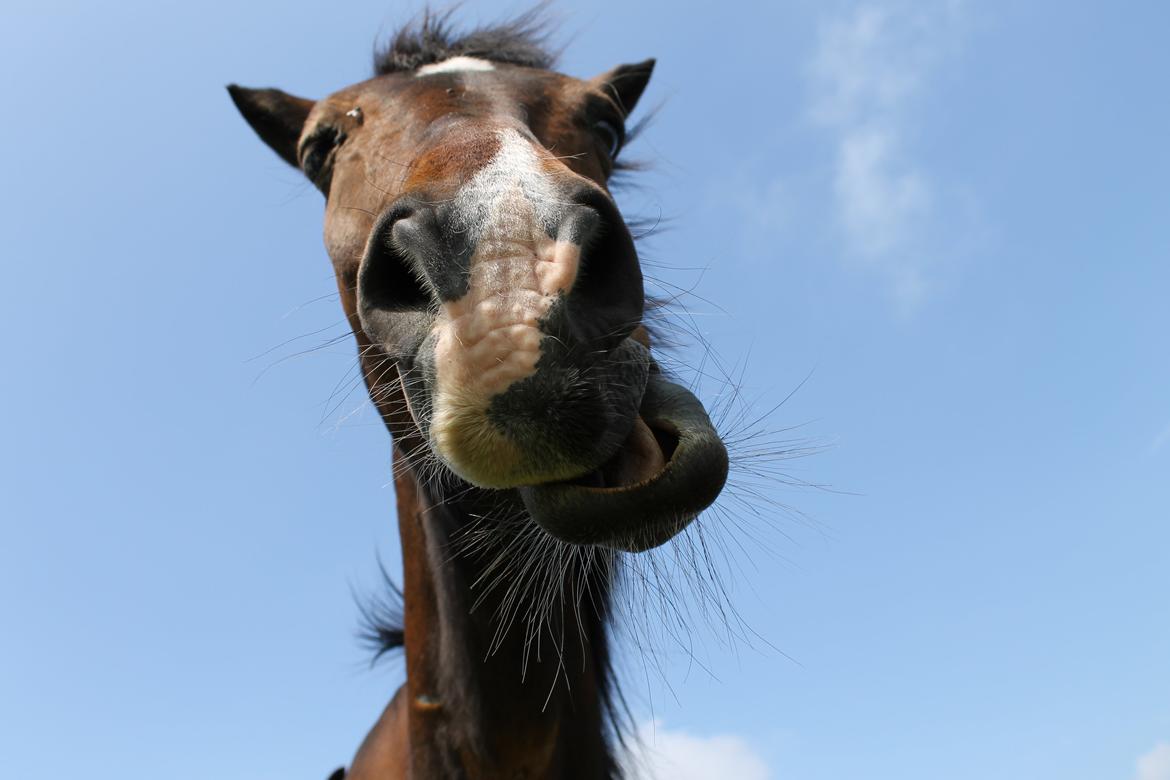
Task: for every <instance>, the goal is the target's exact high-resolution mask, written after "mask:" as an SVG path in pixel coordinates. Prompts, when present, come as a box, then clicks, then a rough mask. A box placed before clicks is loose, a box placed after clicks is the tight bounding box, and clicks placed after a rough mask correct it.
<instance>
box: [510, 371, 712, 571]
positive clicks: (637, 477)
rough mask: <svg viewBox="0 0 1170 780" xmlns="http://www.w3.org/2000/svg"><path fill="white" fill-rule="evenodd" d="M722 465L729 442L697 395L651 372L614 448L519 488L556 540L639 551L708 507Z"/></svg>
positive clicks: (527, 503)
mask: <svg viewBox="0 0 1170 780" xmlns="http://www.w3.org/2000/svg"><path fill="white" fill-rule="evenodd" d="M651 448H653V449H654V450H656V452H654V451H651ZM727 469H728V459H727V450H726V448H725V447H724V445H723V442H722V441H721V440H720V438H719V436H718V434H717V433H716V432H715V429H714V426H713V425H712V424H711V421H710V419H709V418H708V417H707V413H706V411H705V410H704V409H703V407H702V405H701V404H700V403H699V400H698V399H697V398H695V396H694V395H693V394H692V393H691V392H690V391H689V390H687V389H686V388H684V387H682V386H680V385H678V384H675V383H673V382H670V381H669V380H667V379H666V378H665V377H663V376H662V375H661V374H660V373H654V374H653V375H652V376H651V379H650V382H649V383H648V384H647V387H646V394H645V396H644V397H643V401H642V405H641V410H640V416H639V419H638V421H637V422H636V423H635V426H634V430H633V432H632V433H631V434H630V437H629V438H628V439H627V440H626V442H625V444H623V446H622V447H621V449H620V450H619V452H618V453H616V454H615V455H614V456H613V457H611V458H610V460H609V461H607V462H606V463H605V464H604V465H603V466H602V467H601V468H600V469H598V470H596V471H595V472H591V473H590V474H588V475H586V476H585V477H583V478H579V479H576V480H572V481H569V482H555V483H547V484H543V485H534V486H530V487H523V488H520V495H521V498H522V499H523V501H524V504H525V506H526V507H527V509H528V511H529V513H530V514H531V515H532V517H533V519H534V520H535V521H536V522H537V523H538V524H539V525H540V526H542V527H543V528H544V529H545V530H546V531H547V532H548V533H550V534H551V535H552V536H554V537H557V538H559V539H561V540H562V541H566V542H572V543H576V544H599V545H604V546H608V547H614V548H618V549H623V550H628V551H640V550H645V549H649V548H650V547H656V546H658V545H660V544H662V543H664V542H666V541H667V540H668V539H670V538H671V537H673V536H674V535H675V534H677V533H678V532H679V531H681V530H682V529H683V528H685V527H686V526H687V525H688V524H689V523H690V522H691V520H693V519H694V518H695V516H696V515H698V513H699V512H701V511H702V510H703V509H706V508H707V507H708V506H709V505H710V504H711V503H712V502H713V501H714V500H715V498H716V497H717V496H718V495H719V492H720V491H721V490H722V489H723V485H724V483H725V482H726V479H727Z"/></svg>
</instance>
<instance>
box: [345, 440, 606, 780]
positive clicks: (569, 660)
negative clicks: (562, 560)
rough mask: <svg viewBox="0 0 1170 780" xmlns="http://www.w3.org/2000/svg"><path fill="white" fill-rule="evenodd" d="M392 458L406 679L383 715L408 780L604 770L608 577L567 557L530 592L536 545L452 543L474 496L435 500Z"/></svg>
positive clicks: (468, 518)
mask: <svg viewBox="0 0 1170 780" xmlns="http://www.w3.org/2000/svg"><path fill="white" fill-rule="evenodd" d="M395 461H396V471H397V473H398V475H399V476H398V477H397V479H396V489H397V499H398V516H399V531H400V534H401V538H402V552H403V586H404V587H403V592H404V596H405V612H404V615H405V636H406V639H405V652H406V675H407V679H406V683H405V685H404V686H403V689H402V690H400V691H399V693H398V695H397V696H396V697H395V701H394V702H392V703H391V707H390V708H388V712H389V711H390V709H396V710H397V711H398V716H397V717H400V718H401V717H405V719H406V720H407V723H408V726H407V728H406V729H405V730H401V733H402V734H403V735H405V738H406V739H407V740H408V743H409V754H410V761H409V763H410V766H411V770H412V773H411V776H413V777H428V778H432V777H433V778H467V779H468V780H474V779H476V778H517V779H519V778H531V779H533V780H535V779H536V778H565V779H566V780H568V779H570V778H572V779H576V778H580V779H581V780H585V779H586V778H588V779H589V780H597V779H599V778H612V777H617V776H618V772H617V769H616V766H615V761H614V759H613V756H612V753H611V751H610V748H609V745H608V742H607V739H606V731H607V722H606V719H607V714H608V711H609V704H608V703H609V698H608V695H609V689H608V685H609V682H610V680H609V672H610V661H609V654H608V644H607V634H606V626H605V611H606V609H607V604H608V598H609V581H608V579H609V578H608V575H607V574H604V573H601V572H599V571H596V570H594V571H584V570H582V566H586V565H589V564H586V563H584V562H583V561H582V560H581V559H579V558H576V557H575V558H574V560H576V561H577V565H567V566H560V565H559V564H558V566H556V567H547V568H545V569H544V570H543V572H542V573H543V575H544V577H545V581H542V582H541V583H540V584H539V586H537V584H536V583H534V582H528V581H522V578H524V577H526V576H528V577H531V576H532V571H531V570H526V569H525V568H524V566H523V565H521V564H523V563H525V562H527V563H529V564H530V563H531V561H525V558H524V556H532V555H539V554H541V551H542V547H541V546H540V545H539V544H531V545H529V544H525V543H523V542H518V541H516V540H513V543H512V544H511V545H509V544H507V542H506V541H504V540H501V542H500V543H501V544H503V545H504V546H503V547H501V548H500V550H499V551H498V552H497V553H495V554H493V553H491V552H488V553H484V551H483V549H482V547H478V546H476V545H461V544H460V543H459V536H460V532H461V531H465V530H466V529H467V527H468V524H469V523H471V522H472V521H473V519H474V510H475V509H476V508H477V507H476V506H475V501H476V498H475V496H474V495H470V496H465V497H462V498H460V499H457V500H447V501H439V500H437V498H436V497H435V496H433V495H430V494H429V493H428V490H427V489H426V488H425V487H424V486H423V485H421V484H420V482H419V480H418V479H417V478H416V476H415V474H414V473H413V471H412V470H411V469H409V468H406V467H404V464H403V463H402V461H403V458H402V456H401V454H400V453H399V451H398V449H397V448H396V449H395ZM481 522H482V521H481ZM534 538H539V537H534ZM546 544H547V543H546ZM543 549H546V550H547V547H545V548H543ZM501 556H503V557H501ZM509 557H514V558H515V560H514V561H513V562H511V563H510V562H509V560H508V558H509ZM554 568H555V569H560V570H559V571H555V572H554V571H553V569H554ZM554 575H555V578H554ZM590 577H593V578H594V580H595V581H593V582H591V583H590V584H589V586H588V587H590V588H591V591H590V592H589V594H588V595H587V596H586V595H585V594H583V593H581V592H580V588H581V587H583V585H584V583H586V581H587V580H588V578H590ZM488 582H492V583H493V586H492V587H491V588H490V589H489V590H488V591H487V592H486V593H484V592H483V591H482V589H483V588H485V587H487V585H486V583H488ZM533 596H539V597H541V598H543V599H547V600H548V601H546V602H545V603H544V605H543V608H544V612H542V613H540V616H539V617H538V616H537V613H536V612H535V610H536V609H538V605H536V604H526V603H524V600H525V599H526V598H528V599H531V598H532V597H533ZM582 599H584V602H585V603H581V601H582ZM501 620H508V621H510V622H509V628H508V630H507V631H506V632H505V633H504V634H503V635H502V636H501V635H500V633H499V626H500V621H501ZM534 620H540V621H542V622H541V623H539V624H534V623H533V622H532V621H534ZM399 728H400V727H399ZM355 768H356V762H355Z"/></svg>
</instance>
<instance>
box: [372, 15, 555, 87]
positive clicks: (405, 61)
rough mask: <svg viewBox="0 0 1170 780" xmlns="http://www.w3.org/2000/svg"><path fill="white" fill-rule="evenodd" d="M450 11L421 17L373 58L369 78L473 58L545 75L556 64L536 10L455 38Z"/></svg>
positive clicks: (544, 20) (544, 24)
mask: <svg viewBox="0 0 1170 780" xmlns="http://www.w3.org/2000/svg"><path fill="white" fill-rule="evenodd" d="M451 13H452V12H451V11H446V12H443V13H435V12H434V11H431V10H427V11H424V12H423V14H422V16H421V17H419V18H418V19H416V20H415V21H413V22H410V23H409V24H407V25H406V26H405V27H403V28H402V29H400V30H399V31H398V32H397V33H396V34H395V35H394V37H393V38H392V39H391V40H390V43H389V44H388V45H387V46H386V47H385V48H382V49H379V50H377V51H376V52H375V53H374V74H375V75H378V76H382V75H385V74H387V73H402V72H409V71H412V70H416V69H418V68H421V67H422V66H423V65H431V64H433V63H436V62H442V61H443V60H446V59H450V58H451V57H479V58H480V59H485V60H491V61H493V62H502V63H507V64H509V65H523V66H525V67H529V68H541V69H542V70H547V69H549V68H551V67H552V66H553V64H554V63H555V62H556V59H557V57H556V54H555V53H553V52H551V51H549V50H548V49H547V48H546V46H545V43H546V41H547V39H548V30H549V24H548V20H547V18H546V15H545V11H544V6H543V5H539V6H537V7H536V8H533V9H532V10H530V11H526V12H525V13H522V14H520V15H519V16H517V17H515V18H513V19H511V20H510V21H506V22H502V23H499V24H493V25H489V26H485V27H476V28H474V29H472V30H470V31H468V32H464V33H459V32H456V31H455V29H454V28H453V26H452V24H451Z"/></svg>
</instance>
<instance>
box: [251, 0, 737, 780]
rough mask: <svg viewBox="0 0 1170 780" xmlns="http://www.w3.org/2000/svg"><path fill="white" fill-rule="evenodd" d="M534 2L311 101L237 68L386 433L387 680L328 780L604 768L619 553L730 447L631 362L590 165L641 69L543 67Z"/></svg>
mask: <svg viewBox="0 0 1170 780" xmlns="http://www.w3.org/2000/svg"><path fill="white" fill-rule="evenodd" d="M541 39H542V38H541V35H540V28H539V26H538V24H537V23H536V21H535V18H534V17H533V16H531V15H529V16H526V17H522V18H521V19H519V20H518V21H515V22H512V23H509V24H505V25H502V26H498V27H491V28H483V29H479V30H476V31H474V32H471V33H469V34H466V35H462V36H456V35H453V34H452V33H451V31H450V29H449V27H448V25H447V23H446V20H445V19H443V18H435V17H433V16H426V17H424V18H423V20H422V21H421V22H420V23H418V24H416V25H414V26H412V27H409V28H407V29H406V30H404V31H403V32H400V33H399V34H398V35H397V36H396V37H395V38H394V39H393V42H392V44H391V45H390V46H389V48H388V49H387V50H386V51H384V52H382V53H381V54H379V55H378V57H377V59H376V75H375V76H374V77H373V78H371V79H370V80H368V81H363V82H361V83H359V84H355V85H353V86H350V87H346V88H345V89H342V90H340V91H339V92H336V93H334V94H332V95H330V96H329V97H326V98H324V99H322V100H317V101H313V100H306V99H304V98H299V97H294V96H292V95H289V94H286V93H284V92H281V91H279V90H274V89H261V90H255V89H245V88H242V87H237V86H231V87H229V88H228V89H229V91H230V93H231V97H232V99H233V100H234V101H235V104H236V106H237V107H238V108H239V110H240V112H241V113H242V114H243V115H244V118H245V119H246V120H247V121H248V123H249V124H250V125H251V126H252V128H253V129H254V130H255V131H256V133H257V134H259V136H260V137H261V138H262V139H263V140H264V142H265V143H267V144H268V145H269V146H270V147H272V149H273V150H275V151H276V152H277V154H279V155H280V156H281V157H282V158H283V159H284V160H286V161H287V162H289V163H290V164H292V165H295V166H297V167H299V168H300V169H301V170H302V171H303V172H304V173H305V175H306V176H307V177H308V178H309V179H310V180H311V181H312V182H313V183H314V184H315V185H316V186H317V187H318V188H319V189H320V190H321V192H322V193H324V195H325V197H326V204H325V243H326V246H327V248H328V252H329V255H330V257H331V258H332V260H333V266H334V270H335V272H336V277H337V284H338V289H339V290H340V293H341V302H342V305H343V306H344V308H345V313H346V316H347V317H348V320H349V323H350V325H351V327H352V329H353V333H354V336H355V338H356V339H357V345H358V350H359V359H360V363H361V368H362V371H363V374H364V378H365V382H366V386H367V388H368V390H369V393H370V396H371V398H372V400H373V402H374V404H375V405H376V407H377V409H378V411H379V412H380V414H381V416H382V418H383V419H384V420H385V422H386V425H387V427H388V428H389V430H390V433H391V434H392V437H393V441H394V461H395V468H396V488H397V496H398V520H399V530H400V534H401V541H402V555H403V593H404V621H403V624H402V626H401V627H400V628H399V627H393V626H391V627H384V628H383V629H382V634H383V638H384V640H385V642H386V645H387V646H392V645H397V644H402V645H403V646H404V647H405V656H406V683H405V684H404V685H403V686H402V688H400V689H399V691H398V692H397V694H396V695H395V696H394V698H393V700H392V701H391V702H390V703H389V705H388V706H387V707H386V710H385V712H384V713H383V715H382V716H381V718H380V719H379V720H378V722H377V724H375V726H374V727H373V729H372V730H371V732H370V733H369V735H368V736H367V737H366V739H365V741H364V743H363V744H362V746H361V748H360V749H359V750H358V753H357V755H356V757H355V758H354V760H353V762H352V765H351V767H350V769H349V770H348V774H347V773H346V772H345V770H338V772H337V773H336V774H335V775H334V776H335V777H337V778H340V777H343V776H344V777H348V778H351V780H367V779H369V778H407V777H410V778H531V779H535V778H613V777H618V776H619V775H620V772H621V769H620V767H619V765H618V763H619V762H618V760H617V759H616V758H615V754H614V749H613V747H612V745H611V742H612V741H613V739H614V737H615V736H616V735H615V726H614V723H615V718H616V717H617V712H618V710H619V704H620V696H619V694H618V693H617V691H616V690H615V688H614V686H613V680H612V668H611V661H610V654H609V647H608V644H607V620H608V617H609V614H610V593H611V585H612V583H613V578H614V576H615V571H616V567H617V566H618V565H619V563H620V561H621V558H622V556H623V555H627V554H630V553H637V552H640V551H644V550H647V549H649V548H652V547H656V546H658V545H661V544H663V543H665V542H666V541H667V540H669V539H671V537H673V536H675V535H676V534H678V533H679V532H680V531H682V530H683V529H684V528H685V527H686V526H687V525H688V524H689V523H690V522H691V521H692V520H693V519H694V518H695V517H696V515H697V514H698V513H699V512H701V511H702V510H704V509H705V508H707V507H708V506H709V505H710V504H711V502H712V501H714V499H715V497H716V496H717V495H718V494H719V492H720V491H721V490H722V488H723V485H724V482H725V480H726V478H727V470H728V457H727V451H726V449H725V447H724V445H723V443H722V441H721V440H720V438H719V436H718V435H717V434H716V433H715V430H714V428H713V426H712V424H711V422H710V420H709V419H708V416H707V413H706V412H705V411H704V408H703V407H702V405H701V404H700V403H699V401H698V400H697V399H696V398H695V396H694V395H692V394H691V393H690V392H689V391H688V390H686V389H685V388H683V387H682V386H680V385H679V384H677V383H675V382H672V381H671V380H670V379H668V378H667V376H665V375H664V372H663V371H662V370H661V369H660V368H659V365H658V363H657V362H656V361H655V359H654V357H652V353H651V343H650V338H649V335H648V331H647V329H646V327H645V326H644V324H643V317H644V312H645V307H646V302H645V293H644V290H643V281H642V272H641V268H640V264H639V259H638V255H637V252H636V251H635V247H634V242H633V240H632V239H631V234H630V231H629V229H628V228H627V226H626V224H625V223H624V221H623V219H622V217H621V215H620V214H619V213H618V209H617V207H616V206H615V205H614V201H613V199H612V198H611V196H610V194H609V190H608V188H607V182H608V180H609V178H610V175H611V173H612V172H613V171H614V168H615V164H616V158H617V157H618V154H619V153H620V151H621V147H622V144H623V142H624V140H625V135H626V130H625V126H626V119H627V117H628V116H629V114H630V112H631V111H632V110H633V108H634V105H635V104H636V103H637V101H638V98H639V97H640V96H641V94H642V91H643V89H644V88H645V86H646V83H647V81H648V79H649V78H650V73H651V70H652V69H653V66H654V62H653V60H647V61H646V62H642V63H639V64H636V65H622V66H619V67H617V68H614V69H613V70H610V71H608V72H606V73H604V74H602V75H600V76H598V77H596V78H592V79H587V80H581V79H576V78H572V77H569V76H565V75H562V74H560V73H556V72H554V71H552V70H550V68H551V67H552V57H551V56H550V55H549V54H548V53H547V52H546V51H545V50H544V49H543V48H542V46H541V45H540V43H541Z"/></svg>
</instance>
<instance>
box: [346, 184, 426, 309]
mask: <svg viewBox="0 0 1170 780" xmlns="http://www.w3.org/2000/svg"><path fill="white" fill-rule="evenodd" d="M418 216H419V214H418V212H412V211H411V210H410V209H409V207H407V206H405V205H402V206H396V207H394V208H392V209H390V210H389V211H388V212H386V213H385V214H384V215H382V217H381V218H380V219H379V220H378V223H377V225H375V226H374V230H373V232H372V234H371V235H370V240H369V243H368V245H367V248H366V254H365V257H363V258H362V264H361V270H360V272H359V274H358V296H359V298H360V300H361V306H362V308H363V309H366V310H377V311H384V312H403V311H421V310H424V309H426V308H427V307H428V306H429V305H430V304H431V300H432V296H431V294H430V292H429V291H428V290H427V289H426V287H425V286H424V284H423V282H422V281H421V280H420V278H419V272H418V269H417V267H416V266H415V263H414V259H413V258H412V257H411V256H410V253H409V252H406V251H403V247H402V242H401V241H400V240H399V236H400V235H401V234H403V232H404V231H403V227H402V226H403V225H404V224H406V223H411V222H414V221H415V220H416V219H417V217H418Z"/></svg>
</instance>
